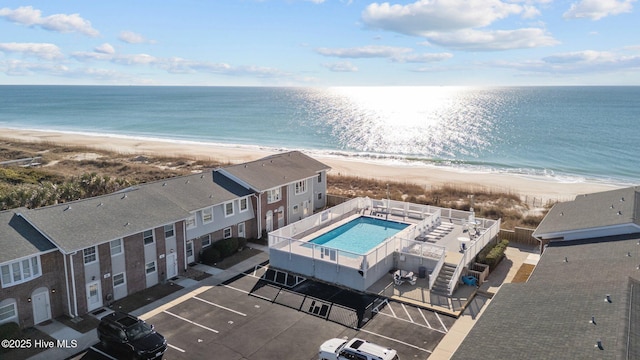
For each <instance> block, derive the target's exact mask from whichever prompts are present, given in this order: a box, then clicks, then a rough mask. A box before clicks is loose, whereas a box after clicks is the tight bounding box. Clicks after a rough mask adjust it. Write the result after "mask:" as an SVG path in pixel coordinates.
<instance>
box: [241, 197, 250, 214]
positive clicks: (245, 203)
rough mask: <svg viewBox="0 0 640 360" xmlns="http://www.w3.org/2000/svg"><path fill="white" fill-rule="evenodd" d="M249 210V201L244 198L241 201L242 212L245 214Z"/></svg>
mask: <svg viewBox="0 0 640 360" xmlns="http://www.w3.org/2000/svg"><path fill="white" fill-rule="evenodd" d="M247 210H249V199H248V198H242V199H240V212H245V211H247Z"/></svg>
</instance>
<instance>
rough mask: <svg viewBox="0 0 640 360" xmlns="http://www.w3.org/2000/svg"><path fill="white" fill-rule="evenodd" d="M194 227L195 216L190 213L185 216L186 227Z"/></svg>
mask: <svg viewBox="0 0 640 360" xmlns="http://www.w3.org/2000/svg"><path fill="white" fill-rule="evenodd" d="M194 227H196V216H195V215H191V216H189V217H188V218H187V229H193V228H194Z"/></svg>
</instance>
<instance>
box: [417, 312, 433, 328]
mask: <svg viewBox="0 0 640 360" xmlns="http://www.w3.org/2000/svg"><path fill="white" fill-rule="evenodd" d="M417 309H418V311H419V312H420V315H422V320H424V322H425V323H426V324H427V326H428V327H431V324H429V320H427V317H426V316H424V313H423V312H422V309H420V308H417Z"/></svg>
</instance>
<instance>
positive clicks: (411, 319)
mask: <svg viewBox="0 0 640 360" xmlns="http://www.w3.org/2000/svg"><path fill="white" fill-rule="evenodd" d="M401 305H402V308H403V309H404V312H405V314H407V316H408V317H409V321H411V322H414V321H413V318H412V317H411V314H409V311H407V307H406V306H404V304H401Z"/></svg>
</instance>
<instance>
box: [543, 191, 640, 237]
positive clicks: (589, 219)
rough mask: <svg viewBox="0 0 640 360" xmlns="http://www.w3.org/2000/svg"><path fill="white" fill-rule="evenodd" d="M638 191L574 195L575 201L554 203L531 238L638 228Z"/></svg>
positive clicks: (639, 198) (639, 217)
mask: <svg viewBox="0 0 640 360" xmlns="http://www.w3.org/2000/svg"><path fill="white" fill-rule="evenodd" d="M639 191H640V187H629V188H623V189H616V190H611V191H604V192H599V193H593V194H587V195H578V196H576V198H575V200H573V201H567V202H562V203H557V204H555V205H554V206H553V208H551V210H550V211H549V213H548V214H547V215H546V216H545V217H544V219H543V220H542V222H541V223H540V225H539V226H538V227H537V228H536V230H535V232H534V233H533V236H535V237H538V238H540V237H545V236H553V234H558V233H562V232H568V231H575V230H584V229H595V228H602V227H608V226H615V225H624V224H637V225H640V192H639Z"/></svg>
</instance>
